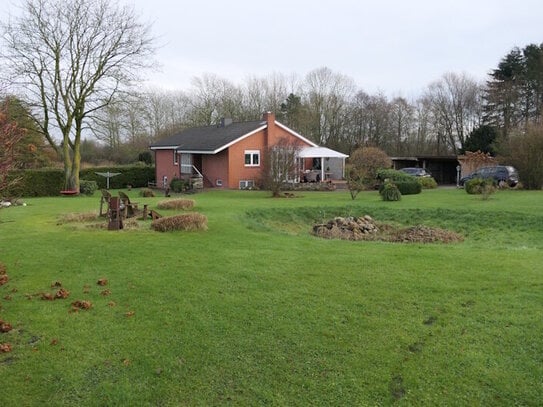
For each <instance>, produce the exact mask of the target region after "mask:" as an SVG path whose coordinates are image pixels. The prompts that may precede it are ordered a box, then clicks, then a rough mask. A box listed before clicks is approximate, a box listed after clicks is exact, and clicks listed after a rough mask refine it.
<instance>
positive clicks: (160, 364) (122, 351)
mask: <svg viewBox="0 0 543 407" xmlns="http://www.w3.org/2000/svg"><path fill="white" fill-rule="evenodd" d="M114 193H115V191H114ZM129 194H130V196H131V198H132V200H133V201H138V202H139V203H140V205H141V204H143V203H146V204H148V205H149V206H150V207H151V208H153V207H154V208H156V204H157V203H158V201H160V200H162V199H164V198H161V197H157V198H139V197H137V194H136V192H134V191H132V192H129ZM190 198H191V199H194V200H195V202H196V204H195V206H194V208H193V210H194V211H197V212H199V213H202V214H204V215H206V216H207V218H208V227H209V228H208V230H207V231H202V232H172V233H158V232H154V231H152V230H150V228H149V225H150V221H147V222H140V223H139V227H138V228H131V229H127V230H122V231H107V230H104V229H97V228H92V227H87V226H86V224H83V223H77V222H66V221H61V219H62V218H63V216H64V215H65V214H84V213H88V212H90V211H97V210H98V207H99V197H98V195H95V196H94V197H59V198H33V199H27V200H26V202H27V204H28V205H27V206H17V207H11V208H8V209H2V210H0V263H3V264H4V265H5V266H6V269H7V274H8V275H9V282H8V283H7V284H5V285H3V286H0V319H1V320H3V321H5V322H8V323H10V324H11V325H12V327H13V329H12V330H11V331H9V332H7V333H0V343H10V344H11V346H12V351H11V352H9V353H0V378H1V389H2V391H1V395H0V397H1V398H0V400H1V401H0V404H1V405H3V406H33V405H43V404H45V405H52V406H57V405H58V406H74V405H77V406H106V405H107V406H125V405H130V406H140V405H142V406H180V405H191V406H192V405H202V406H207V405H288V406H297V405H299V406H305V405H338V406H348V405H360V406H375V405H393V404H398V405H420V406H435V405H450V406H457V405H469V406H477V405H480V406H490V405H492V406H511V405H519V406H536V405H541V404H543V340H542V338H543V250H542V249H543V211H542V209H543V193H542V192H529V191H499V192H498V193H496V194H495V195H493V196H492V197H491V198H490V199H489V200H488V201H483V200H482V199H480V197H477V196H472V195H467V194H466V193H465V192H464V191H463V190H456V189H439V190H430V191H424V192H423V193H422V194H420V195H414V196H405V197H403V199H402V200H401V201H399V202H383V201H381V200H380V199H379V195H378V194H377V193H376V192H364V193H361V194H360V195H359V196H358V197H357V199H356V200H355V201H352V200H351V199H350V196H349V194H348V192H322V193H320V192H312V193H311V192H304V193H300V194H299V196H298V197H297V198H292V199H272V198H270V197H269V194H267V193H265V192H254V191H209V192H203V193H200V194H196V195H193V196H190ZM159 212H163V214H164V215H169V214H174V213H176V212H175V211H168V210H160V211H159ZM364 214H369V215H371V216H373V217H374V218H375V219H377V220H380V221H383V222H389V223H391V224H395V225H407V226H409V225H416V224H424V225H427V226H433V227H440V228H447V229H450V230H453V231H456V232H459V233H461V234H462V235H463V236H464V237H465V240H464V241H463V242H462V243H455V244H449V245H445V244H399V243H385V242H351V241H339V240H323V239H318V238H316V237H313V236H311V235H310V234H309V230H310V229H311V226H312V224H313V223H314V222H320V221H323V220H326V219H330V218H333V217H334V216H344V215H354V216H360V215H364ZM100 222H103V223H105V220H101V221H100ZM101 278H104V279H107V280H108V283H107V285H106V286H99V285H97V281H98V279H101ZM57 281H58V282H61V284H62V287H64V288H65V289H67V290H68V291H70V296H69V298H67V299H57V300H55V301H46V300H42V299H41V298H40V297H41V294H42V293H44V292H48V293H54V292H55V290H56V289H57V288H56V287H54V288H52V287H51V285H52V283H54V282H57ZM104 290H108V291H104ZM104 294H109V295H104ZM76 300H86V301H90V302H91V303H92V308H90V309H89V310H80V311H78V312H72V311H71V305H70V304H71V303H72V302H74V301H76Z"/></svg>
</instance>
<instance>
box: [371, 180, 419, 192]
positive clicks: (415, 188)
mask: <svg viewBox="0 0 543 407" xmlns="http://www.w3.org/2000/svg"><path fill="white" fill-rule="evenodd" d="M411 178H413V180H409V181H394V182H391V181H388V182H385V183H384V184H381V185H380V186H379V193H381V192H382V191H383V189H384V188H385V186H386V185H387V184H394V185H395V186H396V188H398V190H399V191H400V193H401V194H402V195H416V194H420V193H421V191H422V187H421V185H420V184H419V182H418V181H417V180H416V179H415V178H414V177H411Z"/></svg>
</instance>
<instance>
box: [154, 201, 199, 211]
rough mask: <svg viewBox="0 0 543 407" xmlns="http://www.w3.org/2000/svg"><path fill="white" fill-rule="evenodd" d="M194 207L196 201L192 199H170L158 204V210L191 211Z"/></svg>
mask: <svg viewBox="0 0 543 407" xmlns="http://www.w3.org/2000/svg"><path fill="white" fill-rule="evenodd" d="M193 207H194V201H193V200H192V199H168V200H165V201H160V202H159V203H157V208H158V209H176V210H178V209H181V210H184V211H186V210H189V209H192V208H193Z"/></svg>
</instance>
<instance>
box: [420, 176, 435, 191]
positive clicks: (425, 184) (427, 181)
mask: <svg viewBox="0 0 543 407" xmlns="http://www.w3.org/2000/svg"><path fill="white" fill-rule="evenodd" d="M417 181H418V183H419V184H420V186H421V187H422V189H434V188H437V182H436V180H435V179H434V178H433V177H419V178H417Z"/></svg>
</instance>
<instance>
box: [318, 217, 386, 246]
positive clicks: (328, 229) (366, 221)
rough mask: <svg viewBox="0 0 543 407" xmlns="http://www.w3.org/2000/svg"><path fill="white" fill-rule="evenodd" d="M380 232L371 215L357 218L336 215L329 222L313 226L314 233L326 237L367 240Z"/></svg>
mask: <svg viewBox="0 0 543 407" xmlns="http://www.w3.org/2000/svg"><path fill="white" fill-rule="evenodd" d="M377 232H379V228H378V227H377V225H376V224H375V221H374V220H373V219H372V218H371V216H369V215H365V216H361V217H359V218H355V217H352V216H349V217H346V218H342V217H339V216H338V217H335V218H334V219H331V220H329V221H328V222H327V223H319V224H316V225H314V226H313V231H312V233H313V234H314V235H315V236H318V237H322V238H325V239H344V240H367V239H368V238H369V237H370V236H371V235H374V234H376V233H377Z"/></svg>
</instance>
